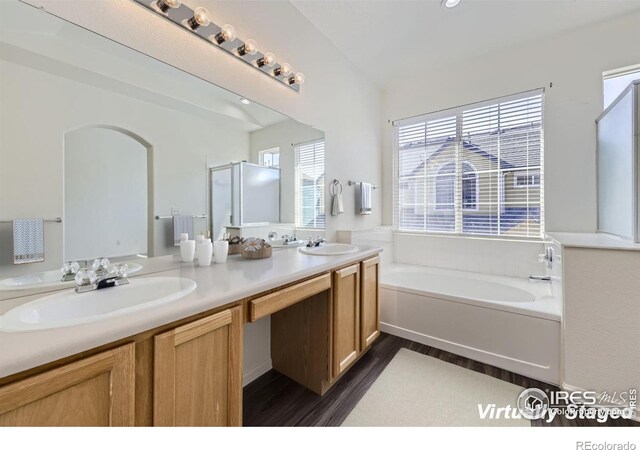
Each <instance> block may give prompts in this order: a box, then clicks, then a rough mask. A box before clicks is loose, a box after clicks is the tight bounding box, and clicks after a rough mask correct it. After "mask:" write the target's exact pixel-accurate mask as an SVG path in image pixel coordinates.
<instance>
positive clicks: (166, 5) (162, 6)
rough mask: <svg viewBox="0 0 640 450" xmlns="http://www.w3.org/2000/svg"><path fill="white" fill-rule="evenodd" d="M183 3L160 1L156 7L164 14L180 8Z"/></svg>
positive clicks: (178, 1)
mask: <svg viewBox="0 0 640 450" xmlns="http://www.w3.org/2000/svg"><path fill="white" fill-rule="evenodd" d="M181 4H182V2H181V1H180V0H158V1H157V2H156V6H158V9H159V10H160V11H162V12H163V13H166V12H167V11H169V9H176V8H179V7H180V5H181Z"/></svg>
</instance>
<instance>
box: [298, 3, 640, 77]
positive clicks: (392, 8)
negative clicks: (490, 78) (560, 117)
mask: <svg viewBox="0 0 640 450" xmlns="http://www.w3.org/2000/svg"><path fill="white" fill-rule="evenodd" d="M291 2H292V3H293V5H294V6H295V7H296V8H297V9H298V10H299V11H300V12H301V13H302V14H303V15H304V16H305V17H306V18H307V19H308V20H309V21H310V22H311V23H312V24H313V25H315V27H316V28H318V30H320V32H322V33H323V34H324V35H325V36H326V37H327V38H328V39H329V40H330V41H331V42H332V43H333V44H334V45H335V46H336V47H338V49H340V50H341V51H342V52H343V53H344V54H345V55H346V56H347V57H348V58H349V59H350V60H351V61H352V62H353V63H354V64H355V65H356V66H357V67H358V68H359V69H360V70H362V71H363V72H365V73H367V75H368V77H369V78H370V79H371V80H372V81H374V82H376V83H377V84H379V85H380V86H386V85H389V84H391V83H392V82H393V79H394V78H395V77H397V76H398V74H411V73H412V72H419V71H428V70H433V68H434V67H444V66H447V65H451V64H455V63H458V62H461V61H464V60H465V59H469V58H472V57H474V56H478V55H480V54H483V53H488V52H494V51H497V50H501V49H505V48H508V47H513V46H516V45H521V44H524V43H528V42H532V41H536V40H539V39H544V38H546V37H549V36H553V35H555V34H559V33H563V32H566V31H569V30H574V29H576V28H580V27H583V26H587V25H591V24H594V23H597V22H600V21H604V20H607V19H611V18H613V17H616V16H620V15H624V14H626V13H629V12H631V11H640V1H638V0H627V1H625V0H613V1H612V0H462V3H461V4H460V5H459V6H458V7H456V8H453V9H447V8H444V7H442V6H440V0H414V1H403V0H394V1H391V0H386V1H371V0H368V1H360V0H339V1H338V0H291Z"/></svg>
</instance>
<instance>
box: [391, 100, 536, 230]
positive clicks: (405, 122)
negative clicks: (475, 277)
mask: <svg viewBox="0 0 640 450" xmlns="http://www.w3.org/2000/svg"><path fill="white" fill-rule="evenodd" d="M537 96H540V108H541V113H540V121H541V125H540V130H539V133H540V163H539V166H530V167H531V169H528V168H527V167H524V168H523V170H522V171H527V170H531V171H536V172H538V173H539V174H540V175H539V176H540V183H539V184H538V185H536V186H526V187H527V188H531V187H533V188H539V189H540V194H539V195H540V197H539V202H533V203H532V204H530V205H529V204H528V206H527V208H535V205H536V204H537V205H538V209H539V229H540V234H539V235H529V236H527V235H509V234H489V233H486V234H482V233H470V232H465V231H462V230H463V224H462V220H460V223H458V216H460V217H462V214H463V213H464V212H473V211H479V210H480V204H479V196H480V185H479V173H478V171H477V170H476V171H475V175H476V178H475V179H476V203H475V204H476V208H475V209H472V208H464V207H462V205H460V207H459V210H456V209H455V208H454V210H453V212H454V214H455V215H456V216H457V217H456V225H455V227H454V228H455V231H446V230H420V229H410V228H400V226H399V222H400V209H401V208H400V206H401V205H400V200H401V197H404V196H406V195H407V192H408V190H407V189H406V188H404V190H403V188H402V187H401V186H400V185H401V184H403V182H402V181H400V173H399V156H400V145H399V144H400V128H401V127H408V126H411V125H418V124H420V123H426V122H436V121H438V120H444V119H446V118H452V117H454V116H455V117H456V136H457V138H460V141H458V140H456V142H457V143H458V144H459V142H464V139H463V138H462V132H461V129H462V113H463V112H464V111H468V110H475V109H479V108H483V107H486V106H493V105H497V104H501V103H507V102H511V101H517V100H524V99H526V98H529V97H537ZM544 111H545V88H537V89H531V90H529V91H524V92H520V93H516V94H511V95H507V96H503V97H497V98H493V99H488V100H484V101H480V102H475V103H469V104H465V105H462V106H457V107H454V108H448V109H442V110H439V111H436V112H432V113H426V114H420V115H416V116H412V117H409V118H405V119H399V120H393V121H390V124H391V125H392V127H393V133H392V138H393V229H394V232H396V233H399V234H406V235H432V236H441V237H442V236H444V237H457V238H465V239H488V240H496V239H497V240H507V241H527V242H531V241H536V242H538V241H541V240H544V236H545V217H544V212H545V206H544V148H545V146H544V135H545V114H544ZM462 162H468V161H466V160H462ZM469 164H471V163H470V162H469ZM471 165H472V166H473V164H471ZM474 169H475V167H474ZM507 173H508V172H507V171H505V172H503V173H502V174H501V176H499V177H498V183H499V184H500V186H502V187H501V188H500V189H499V194H500V198H499V200H498V206H499V209H500V213H501V214H504V212H505V209H506V206H507V203H505V195H506V189H505V188H504V187H505V186H506V185H507V183H506V182H505V181H506V180H505V177H506V174H507ZM461 190H462V183H460V199H454V200H455V201H456V204H458V203H460V204H461V203H462V202H463V198H462V192H461ZM432 195H433V196H435V189H434V190H433V194H432ZM433 200H434V202H433V204H432V208H433V209H432V210H433V211H443V212H444V211H449V212H451V211H452V210H451V209H448V210H444V209H440V210H436V209H435V205H436V202H435V199H433ZM405 204H406V202H405V203H403V205H405ZM416 205H417V204H415V205H414V206H416ZM531 205H533V206H531ZM423 206H424V208H425V209H428V207H429V205H428V204H427V203H425V204H424V205H423Z"/></svg>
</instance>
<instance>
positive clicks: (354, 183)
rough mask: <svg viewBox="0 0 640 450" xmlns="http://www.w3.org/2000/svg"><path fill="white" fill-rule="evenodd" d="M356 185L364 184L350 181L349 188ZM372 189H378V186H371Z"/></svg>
mask: <svg viewBox="0 0 640 450" xmlns="http://www.w3.org/2000/svg"><path fill="white" fill-rule="evenodd" d="M356 184H362V181H351V180H349V186H353V185H356ZM371 189H378V186H374V185H371Z"/></svg>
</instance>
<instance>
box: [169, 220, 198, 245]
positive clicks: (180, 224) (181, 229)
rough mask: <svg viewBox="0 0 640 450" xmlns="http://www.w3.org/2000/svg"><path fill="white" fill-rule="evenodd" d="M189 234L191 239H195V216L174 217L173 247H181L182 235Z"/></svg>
mask: <svg viewBox="0 0 640 450" xmlns="http://www.w3.org/2000/svg"><path fill="white" fill-rule="evenodd" d="M182 233H187V234H188V235H189V239H195V238H194V232H193V216H192V215H191V216H173V245H175V246H176V247H177V246H179V245H180V235H181V234H182Z"/></svg>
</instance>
